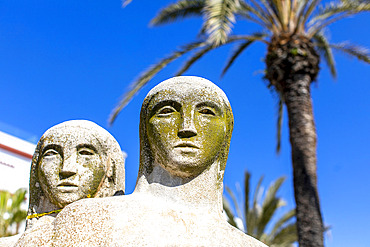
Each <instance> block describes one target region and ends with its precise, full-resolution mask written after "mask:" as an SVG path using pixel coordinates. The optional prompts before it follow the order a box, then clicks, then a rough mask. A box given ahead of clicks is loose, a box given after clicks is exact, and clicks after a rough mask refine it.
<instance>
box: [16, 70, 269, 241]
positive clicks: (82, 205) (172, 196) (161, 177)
mask: <svg viewBox="0 0 370 247" xmlns="http://www.w3.org/2000/svg"><path fill="white" fill-rule="evenodd" d="M232 128H233V116H232V111H231V107H230V104H229V102H228V99H227V97H226V96H225V94H224V93H223V92H222V90H221V89H219V88H218V87H217V86H215V85H214V84H213V83H211V82H210V81H208V80H205V79H202V78H199V77H175V78H172V79H169V80H167V81H164V82H162V83H161V84H159V85H158V86H156V87H155V88H153V89H152V90H151V91H150V92H149V94H148V95H147V97H146V98H145V100H144V103H143V106H142V110H141V117H140V168H139V174H138V180H137V184H136V188H135V191H134V193H133V194H131V195H126V196H120V197H112V198H96V199H89V200H80V201H77V202H75V203H72V204H70V205H68V206H66V207H65V208H64V210H63V211H62V212H61V213H59V215H58V216H57V217H56V219H55V221H54V222H53V223H52V224H51V226H50V228H49V230H48V233H47V234H45V236H41V234H36V235H33V236H31V237H29V238H27V241H25V242H23V243H24V245H23V246H34V245H35V244H38V243H40V241H43V244H44V246H135V247H136V246H249V247H257V246H258V247H263V246H265V245H264V244H263V243H261V242H259V241H257V240H256V239H254V238H252V237H250V236H247V235H245V234H244V233H243V232H241V231H239V230H238V229H236V228H234V227H232V226H231V225H229V224H228V223H227V222H226V220H225V219H224V217H223V215H222V189H223V185H222V181H223V175H224V170H225V165H226V160H227V155H228V150H229V145H230V138H231V133H232ZM33 229H34V228H33ZM33 229H32V230H33ZM34 231H36V230H34ZM40 239H41V240H40ZM36 241H38V242H36ZM19 246H21V245H19Z"/></svg>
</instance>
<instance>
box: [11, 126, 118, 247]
mask: <svg viewBox="0 0 370 247" xmlns="http://www.w3.org/2000/svg"><path fill="white" fill-rule="evenodd" d="M124 162H125V157H124V155H123V153H122V151H121V148H120V146H119V144H118V142H117V141H116V140H115V139H114V137H113V136H112V135H111V134H109V132H108V131H106V130H105V129H103V128H101V127H100V126H98V125H97V124H95V123H93V122H90V121H86V120H72V121H67V122H64V123H61V124H58V125H56V126H54V127H52V128H50V129H49V130H47V131H46V132H45V133H44V135H43V136H42V137H41V139H40V140H39V142H38V144H37V147H36V150H35V153H34V155H33V159H32V164H31V174H30V203H29V209H28V217H27V222H26V230H27V232H26V234H28V235H29V236H31V235H36V236H37V234H40V236H43V237H45V238H46V237H47V236H48V234H47V233H51V232H50V231H49V230H51V229H50V224H51V222H52V221H53V220H54V217H55V216H56V215H57V212H56V213H51V214H50V212H53V211H58V210H60V209H62V208H64V207H65V206H66V205H68V204H70V203H72V202H75V201H77V200H80V199H83V198H89V197H91V198H93V197H106V196H113V194H114V193H115V192H116V191H117V190H123V191H124V188H125V168H124ZM43 214H46V215H43ZM33 226H37V227H35V229H31V228H32V227H33ZM14 239H15V238H12V239H11V240H14ZM36 239H37V238H36ZM46 239H47V238H46ZM21 242H23V241H20V243H21ZM43 243H44V242H43V238H39V239H37V242H35V243H34V244H35V245H34V246H42V244H43ZM20 246H22V244H21V245H20Z"/></svg>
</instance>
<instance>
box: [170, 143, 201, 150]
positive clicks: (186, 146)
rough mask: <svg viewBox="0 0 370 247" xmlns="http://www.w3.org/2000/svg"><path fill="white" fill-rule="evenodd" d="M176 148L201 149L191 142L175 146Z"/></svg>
mask: <svg viewBox="0 0 370 247" xmlns="http://www.w3.org/2000/svg"><path fill="white" fill-rule="evenodd" d="M175 148H196V149H199V147H198V146H196V145H195V144H194V143H191V142H181V143H179V144H177V145H176V146H175Z"/></svg>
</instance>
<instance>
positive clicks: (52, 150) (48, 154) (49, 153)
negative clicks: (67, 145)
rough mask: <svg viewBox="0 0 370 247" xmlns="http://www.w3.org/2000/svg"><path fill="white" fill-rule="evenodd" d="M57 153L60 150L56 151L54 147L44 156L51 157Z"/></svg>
mask: <svg viewBox="0 0 370 247" xmlns="http://www.w3.org/2000/svg"><path fill="white" fill-rule="evenodd" d="M57 154H58V152H57V151H55V150H54V149H48V150H46V152H45V153H44V157H51V156H54V155H57Z"/></svg>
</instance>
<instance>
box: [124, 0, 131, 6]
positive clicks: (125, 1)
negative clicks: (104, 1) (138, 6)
mask: <svg viewBox="0 0 370 247" xmlns="http://www.w3.org/2000/svg"><path fill="white" fill-rule="evenodd" d="M131 2H132V0H122V8H124V7H126V6H127V5H129V4H130V3H131Z"/></svg>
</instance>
